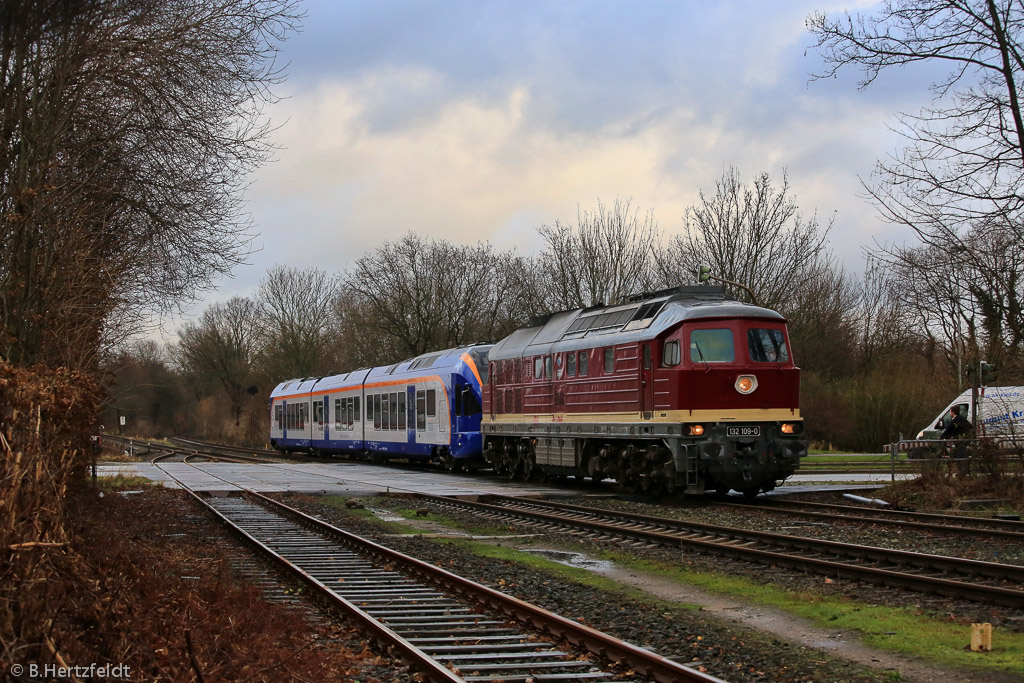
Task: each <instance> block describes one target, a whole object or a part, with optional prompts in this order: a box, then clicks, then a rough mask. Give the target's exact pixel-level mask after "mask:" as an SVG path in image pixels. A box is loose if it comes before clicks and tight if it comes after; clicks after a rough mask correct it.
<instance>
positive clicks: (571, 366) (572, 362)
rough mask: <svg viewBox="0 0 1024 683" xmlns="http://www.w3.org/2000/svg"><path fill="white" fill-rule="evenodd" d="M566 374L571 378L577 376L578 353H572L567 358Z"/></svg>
mask: <svg viewBox="0 0 1024 683" xmlns="http://www.w3.org/2000/svg"><path fill="white" fill-rule="evenodd" d="M565 374H566V375H567V376H569V377H575V376H576V352H575V351H570V352H569V353H568V354H567V355H566V357H565Z"/></svg>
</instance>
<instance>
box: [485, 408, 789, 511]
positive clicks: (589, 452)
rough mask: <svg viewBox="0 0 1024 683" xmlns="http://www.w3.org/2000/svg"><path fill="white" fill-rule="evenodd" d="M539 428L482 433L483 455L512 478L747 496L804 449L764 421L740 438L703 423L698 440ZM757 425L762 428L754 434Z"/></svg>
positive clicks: (776, 477) (778, 476)
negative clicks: (611, 481)
mask: <svg viewBox="0 0 1024 683" xmlns="http://www.w3.org/2000/svg"><path fill="white" fill-rule="evenodd" d="M539 427H540V428H538V425H530V426H529V428H528V431H529V434H528V435H524V434H522V433H520V434H514V433H506V434H501V435H498V434H488V435H487V436H486V437H485V438H486V447H485V450H484V457H485V459H486V460H487V462H488V463H489V464H490V465H491V466H492V467H493V468H494V470H495V472H497V473H499V474H504V475H505V476H507V477H509V478H510V479H520V480H531V479H533V480H539V479H543V478H545V477H548V476H555V477H559V476H574V477H577V478H585V477H586V478H590V479H592V480H594V481H601V480H603V479H615V480H616V481H617V482H618V483H619V484H620V486H622V487H623V488H624V489H625V490H628V491H633V492H638V493H639V492H644V493H650V494H652V495H660V494H674V493H686V494H702V493H705V492H711V491H714V492H718V493H721V494H724V493H727V492H728V491H729V490H736V491H739V492H741V493H743V494H744V495H747V496H754V495H757V494H758V493H760V492H761V491H770V490H772V489H774V488H775V486H776V483H777V482H778V481H780V480H782V479H785V478H786V477H788V476H789V475H791V474H793V472H794V471H795V470H796V469H797V467H798V466H799V460H800V458H801V457H802V456H803V455H805V454H806V452H807V449H806V444H804V443H803V442H802V441H800V440H799V439H796V438H794V437H786V436H782V435H781V434H779V433H778V428H777V426H774V425H764V427H765V429H763V430H758V431H759V435H758V436H757V437H753V438H747V439H737V438H731V437H727V436H726V428H725V426H723V425H714V426H711V428H710V429H709V430H708V433H707V434H705V435H704V436H703V437H702V438H700V439H694V438H685V437H679V436H677V435H670V434H665V435H657V434H650V436H647V437H646V438H636V437H635V436H632V437H631V436H626V435H622V436H620V435H618V434H592V435H585V436H584V435H582V434H581V435H580V436H576V435H569V434H565V433H562V429H563V428H562V426H558V427H557V430H558V431H557V432H554V433H552V432H553V429H550V428H548V429H545V428H544V427H547V426H544V425H542V426H539ZM502 431H504V432H511V431H514V430H512V429H507V428H506V429H502ZM579 431H580V432H582V431H583V429H579ZM673 431H674V430H673ZM763 432H768V434H766V435H764V436H761V435H760V433H763Z"/></svg>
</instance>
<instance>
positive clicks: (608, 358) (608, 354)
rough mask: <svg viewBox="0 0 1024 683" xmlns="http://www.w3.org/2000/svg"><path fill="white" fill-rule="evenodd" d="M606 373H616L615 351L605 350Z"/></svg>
mask: <svg viewBox="0 0 1024 683" xmlns="http://www.w3.org/2000/svg"><path fill="white" fill-rule="evenodd" d="M604 371H605V372H606V373H608V374H611V373H613V372H615V349H605V350H604Z"/></svg>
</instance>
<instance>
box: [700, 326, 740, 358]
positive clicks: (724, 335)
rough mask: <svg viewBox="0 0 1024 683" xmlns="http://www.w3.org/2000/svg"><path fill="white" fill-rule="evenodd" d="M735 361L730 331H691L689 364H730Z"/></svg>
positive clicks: (734, 350)
mask: <svg viewBox="0 0 1024 683" xmlns="http://www.w3.org/2000/svg"><path fill="white" fill-rule="evenodd" d="M735 360H736V349H735V347H734V346H733V340H732V330H728V329H712V330H692V331H691V332H690V362H691V363H732V362H733V361H735Z"/></svg>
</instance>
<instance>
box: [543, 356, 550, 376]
mask: <svg viewBox="0 0 1024 683" xmlns="http://www.w3.org/2000/svg"><path fill="white" fill-rule="evenodd" d="M551 369H552V366H551V356H544V379H551V374H552V372H551Z"/></svg>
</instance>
